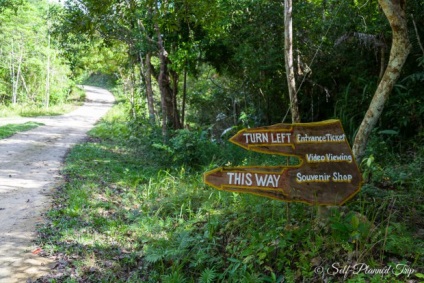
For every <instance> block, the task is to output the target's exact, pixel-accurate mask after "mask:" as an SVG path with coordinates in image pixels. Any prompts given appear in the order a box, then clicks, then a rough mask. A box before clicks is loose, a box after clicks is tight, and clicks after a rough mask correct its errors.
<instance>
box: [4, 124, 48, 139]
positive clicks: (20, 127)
mask: <svg viewBox="0 0 424 283" xmlns="http://www.w3.org/2000/svg"><path fill="white" fill-rule="evenodd" d="M42 125H43V123H37V122H26V123H22V124H7V125H4V126H0V139H4V138H7V137H10V136H13V135H14V134H16V133H18V132H24V131H28V130H31V129H34V128H37V127H38V126H42Z"/></svg>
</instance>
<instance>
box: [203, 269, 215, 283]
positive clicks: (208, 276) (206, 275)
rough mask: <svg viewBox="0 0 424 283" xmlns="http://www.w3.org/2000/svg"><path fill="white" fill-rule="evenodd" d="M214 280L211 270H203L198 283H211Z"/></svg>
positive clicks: (212, 270)
mask: <svg viewBox="0 0 424 283" xmlns="http://www.w3.org/2000/svg"><path fill="white" fill-rule="evenodd" d="M215 278H216V272H215V269H213V268H206V269H205V270H203V272H202V274H201V276H200V280H199V283H211V282H213V280H214V279H215Z"/></svg>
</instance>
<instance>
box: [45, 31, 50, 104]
mask: <svg viewBox="0 0 424 283" xmlns="http://www.w3.org/2000/svg"><path fill="white" fill-rule="evenodd" d="M46 73H47V74H46V94H45V101H44V106H45V107H46V108H49V104H50V33H49V35H48V46H47V63H46Z"/></svg>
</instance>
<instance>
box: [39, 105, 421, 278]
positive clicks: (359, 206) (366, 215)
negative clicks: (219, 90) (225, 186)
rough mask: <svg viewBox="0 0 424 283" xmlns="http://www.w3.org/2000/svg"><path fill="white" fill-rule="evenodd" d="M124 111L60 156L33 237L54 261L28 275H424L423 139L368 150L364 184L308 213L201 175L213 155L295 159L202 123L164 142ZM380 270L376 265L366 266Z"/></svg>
mask: <svg viewBox="0 0 424 283" xmlns="http://www.w3.org/2000/svg"><path fill="white" fill-rule="evenodd" d="M125 113H128V109H127V107H126V105H125V104H123V103H121V104H118V105H117V106H115V108H114V109H113V110H112V111H111V112H110V113H109V114H108V116H107V117H106V118H105V119H103V120H102V121H101V122H100V123H99V124H98V125H97V127H96V128H95V129H94V130H93V131H91V135H90V138H89V140H87V142H86V143H84V144H81V145H77V146H75V147H74V149H73V150H72V151H71V152H70V154H69V156H68V157H67V159H66V165H65V169H64V170H63V172H62V173H63V175H64V176H65V177H66V180H67V182H66V183H65V184H64V185H63V186H61V187H60V188H58V189H57V193H56V195H55V197H54V202H53V206H52V208H51V209H50V210H49V212H48V213H47V218H48V223H47V224H45V225H43V226H40V227H39V238H38V244H39V245H40V246H41V247H42V249H43V251H44V256H53V257H55V258H56V259H57V262H58V264H57V265H56V267H55V268H54V269H53V270H52V273H51V274H50V275H48V276H45V277H43V278H39V279H38V280H37V281H36V282H114V283H115V282H178V283H180V282H342V281H344V282H405V281H406V280H416V281H415V282H418V280H420V279H421V280H422V278H423V277H424V275H423V274H422V273H423V270H422V267H423V254H424V253H423V250H424V246H423V242H424V241H423V237H424V222H423V219H424V218H423V216H424V215H423V211H424V207H423V206H424V205H423V203H424V202H423V194H422V190H423V185H422V184H423V182H424V180H423V178H424V177H423V176H422V173H421V172H422V167H423V166H422V165H423V161H424V152H423V149H422V144H419V143H418V142H417V146H416V147H414V148H411V150H413V156H411V157H410V158H406V157H405V159H402V158H398V159H395V160H396V162H391V163H385V162H386V160H387V159H383V158H381V159H379V158H376V154H374V155H371V154H369V155H368V158H367V159H365V160H364V163H363V164H362V169H363V171H364V174H365V177H366V179H367V183H366V184H365V185H364V186H363V189H362V191H361V192H360V193H359V194H358V195H357V196H356V197H355V198H354V199H353V200H351V201H350V202H349V203H348V204H347V205H345V206H344V207H341V208H329V209H328V211H326V212H324V213H323V212H322V211H321V210H320V213H318V208H317V207H314V206H308V205H305V204H297V203H283V202H279V201H275V200H270V199H266V198H261V197H257V196H253V195H244V194H233V193H228V192H221V191H218V190H215V189H213V188H211V187H208V186H206V185H205V184H203V181H202V179H203V178H202V175H203V172H205V171H208V170H210V169H212V168H215V167H216V166H223V165H229V164H231V165H234V166H237V165H249V164H256V165H261V164H265V165H266V164H270V165H275V164H276V163H281V162H284V164H285V163H286V162H296V161H295V160H285V159H282V158H281V157H274V156H268V155H264V154H255V153H251V152H247V151H244V150H242V149H238V148H237V147H236V146H234V145H231V144H230V143H228V142H226V141H219V142H218V141H210V140H209V138H208V134H207V131H201V130H198V131H188V130H183V131H180V132H176V133H174V134H173V136H172V137H171V139H170V140H169V142H168V143H166V144H164V143H163V141H162V138H161V136H160V129H158V128H157V127H156V126H154V125H151V124H150V123H149V122H147V121H141V120H138V122H130V121H128V120H127V119H126V114H125ZM375 139H376V141H374V143H371V144H372V145H371V146H375V144H376V143H377V144H378V142H379V141H378V136H377V137H375ZM411 154H412V153H411ZM386 155H387V154H386ZM264 156H265V157H264ZM379 156H380V155H379ZM354 267H355V268H356V270H355V269H353V268H354ZM360 268H361V269H360ZM359 269H360V270H359ZM378 270H380V273H383V274H373V273H376V272H377V271H378ZM383 271H385V272H383ZM377 273H378V272H377Z"/></svg>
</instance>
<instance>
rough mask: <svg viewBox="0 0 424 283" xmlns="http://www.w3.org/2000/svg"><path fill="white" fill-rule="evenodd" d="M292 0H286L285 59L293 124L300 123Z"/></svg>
mask: <svg viewBox="0 0 424 283" xmlns="http://www.w3.org/2000/svg"><path fill="white" fill-rule="evenodd" d="M292 6H293V5H292V0H284V53H285V54H284V55H285V56H284V58H285V60H284V61H285V65H286V76H287V85H288V90H289V98H290V111H291V116H292V122H293V123H298V122H300V115H299V107H298V101H297V93H296V81H295V77H294V66H293V20H292Z"/></svg>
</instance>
